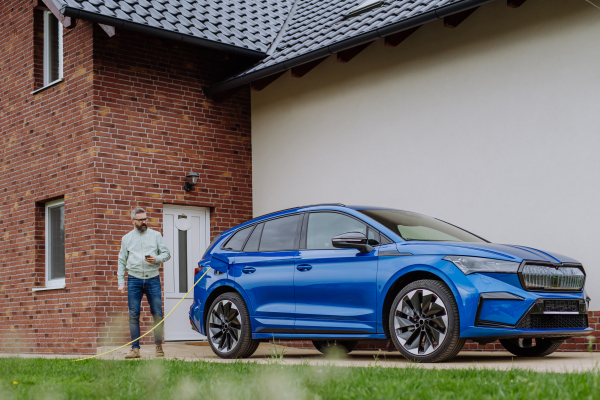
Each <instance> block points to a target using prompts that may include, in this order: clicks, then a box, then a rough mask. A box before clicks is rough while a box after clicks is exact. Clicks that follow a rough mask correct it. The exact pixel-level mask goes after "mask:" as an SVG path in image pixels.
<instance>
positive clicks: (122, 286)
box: [119, 285, 125, 293]
mask: <svg viewBox="0 0 600 400" xmlns="http://www.w3.org/2000/svg"><path fill="white" fill-rule="evenodd" d="M119 292H121V293H125V285H119Z"/></svg>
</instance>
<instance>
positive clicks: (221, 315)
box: [206, 292, 259, 358]
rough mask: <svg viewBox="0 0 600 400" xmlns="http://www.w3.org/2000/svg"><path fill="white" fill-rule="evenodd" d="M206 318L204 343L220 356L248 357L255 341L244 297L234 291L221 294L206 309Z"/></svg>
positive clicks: (255, 344)
mask: <svg viewBox="0 0 600 400" xmlns="http://www.w3.org/2000/svg"><path fill="white" fill-rule="evenodd" d="M209 310H210V311H209V314H208V316H207V317H206V327H207V329H206V331H207V334H208V343H209V344H210V347H211V348H212V350H213V352H214V353H215V354H216V355H217V356H219V357H221V358H245V357H250V356H251V355H252V354H254V352H255V351H256V349H257V348H258V344H259V341H258V340H253V339H252V331H251V328H250V315H249V313H248V308H247V307H246V303H244V299H242V297H241V296H240V295H239V294H237V293H231V292H229V293H223V294H222V295H220V296H219V297H217V298H216V299H215V300H214V301H213V303H212V304H211V306H210V308H209Z"/></svg>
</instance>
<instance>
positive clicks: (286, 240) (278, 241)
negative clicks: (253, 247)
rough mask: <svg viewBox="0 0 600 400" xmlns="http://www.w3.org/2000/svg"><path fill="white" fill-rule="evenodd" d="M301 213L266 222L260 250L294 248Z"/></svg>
mask: <svg viewBox="0 0 600 400" xmlns="http://www.w3.org/2000/svg"><path fill="white" fill-rule="evenodd" d="M299 219H300V215H291V216H289V217H283V218H277V219H273V220H271V221H267V222H265V227H264V228H263V232H262V236H261V238H260V247H259V251H281V250H293V249H294V241H295V239H296V231H297V230H298V220H299Z"/></svg>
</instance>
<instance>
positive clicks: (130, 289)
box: [127, 275, 163, 349]
mask: <svg viewBox="0 0 600 400" xmlns="http://www.w3.org/2000/svg"><path fill="white" fill-rule="evenodd" d="M144 294H145V295H146V299H147V300H148V304H150V312H151V313H152V317H153V318H154V326H156V324H158V323H159V322H160V321H162V319H163V312H162V300H161V297H160V295H161V289H160V277H159V276H155V277H154V278H150V279H139V278H136V277H135V276H131V275H129V276H128V277H127V300H128V302H129V332H130V333H131V340H135V339H138V338H139V337H140V307H141V306H142V297H143V296H144ZM153 333H154V343H156V344H162V338H163V326H162V325H161V326H159V327H158V328H156V330H155V331H154V332H153ZM131 348H132V349H139V348H140V341H139V340H135V342H133V345H131Z"/></svg>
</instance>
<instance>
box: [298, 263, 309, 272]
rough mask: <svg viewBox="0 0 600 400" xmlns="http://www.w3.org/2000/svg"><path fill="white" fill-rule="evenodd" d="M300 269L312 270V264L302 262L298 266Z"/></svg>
mask: <svg viewBox="0 0 600 400" xmlns="http://www.w3.org/2000/svg"><path fill="white" fill-rule="evenodd" d="M296 269H297V270H298V271H310V270H311V269H312V265H308V264H300V265H297V266H296Z"/></svg>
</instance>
